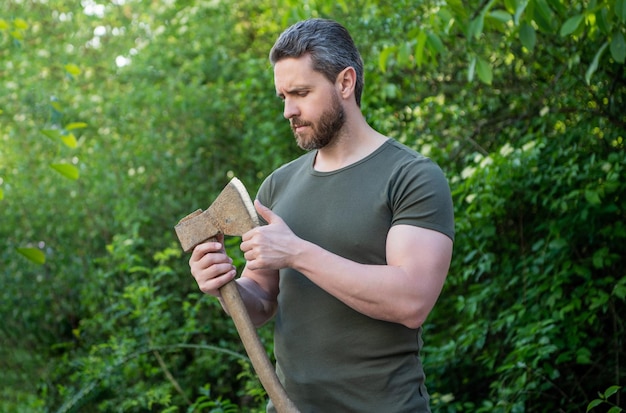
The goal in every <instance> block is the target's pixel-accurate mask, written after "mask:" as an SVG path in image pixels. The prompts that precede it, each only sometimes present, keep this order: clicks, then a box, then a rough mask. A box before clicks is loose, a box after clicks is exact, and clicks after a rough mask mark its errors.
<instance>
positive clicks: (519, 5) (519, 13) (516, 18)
mask: <svg viewBox="0 0 626 413" xmlns="http://www.w3.org/2000/svg"><path fill="white" fill-rule="evenodd" d="M526 6H528V0H522V1H520V2H519V3H517V8H516V9H515V14H514V15H513V22H515V25H516V26H517V25H518V24H519V19H520V17H521V16H522V14H523V13H524V10H526Z"/></svg>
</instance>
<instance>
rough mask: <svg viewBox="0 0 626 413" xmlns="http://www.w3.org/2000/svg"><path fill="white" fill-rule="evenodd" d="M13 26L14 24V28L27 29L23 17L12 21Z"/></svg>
mask: <svg viewBox="0 0 626 413" xmlns="http://www.w3.org/2000/svg"><path fill="white" fill-rule="evenodd" d="M13 26H15V28H16V29H19V30H26V29H28V23H26V20H24V19H19V18H18V19H15V20H14V21H13Z"/></svg>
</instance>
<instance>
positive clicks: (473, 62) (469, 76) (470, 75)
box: [467, 56, 476, 82]
mask: <svg viewBox="0 0 626 413" xmlns="http://www.w3.org/2000/svg"><path fill="white" fill-rule="evenodd" d="M475 70H476V56H472V59H471V60H470V64H469V66H468V68H467V81H468V82H472V81H473V80H474V72H475Z"/></svg>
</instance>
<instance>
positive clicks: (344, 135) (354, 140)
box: [313, 112, 387, 172]
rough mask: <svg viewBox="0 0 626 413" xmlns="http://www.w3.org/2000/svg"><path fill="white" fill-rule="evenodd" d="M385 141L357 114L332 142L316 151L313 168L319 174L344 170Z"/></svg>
mask: <svg viewBox="0 0 626 413" xmlns="http://www.w3.org/2000/svg"><path fill="white" fill-rule="evenodd" d="M386 140H387V137H385V136H384V135H382V134H380V133H378V132H377V131H375V130H374V129H373V128H372V127H371V126H369V125H368V124H367V122H366V121H365V119H364V118H363V116H362V115H361V114H360V112H359V117H358V118H357V119H356V120H353V121H350V119H349V120H348V121H347V122H346V124H345V125H344V127H343V128H342V130H341V131H340V133H339V134H338V135H337V137H336V138H335V140H334V141H333V142H331V143H330V144H329V145H327V146H325V147H323V148H322V149H319V150H318V151H317V155H316V157H315V164H314V165H313V167H314V168H315V170H316V171H320V172H330V171H335V170H337V169H341V168H344V167H346V166H348V165H351V164H353V163H355V162H358V161H360V160H361V159H363V158H365V157H366V156H368V155H369V154H371V153H372V152H374V151H375V150H376V149H378V148H379V147H380V146H381V145H382V144H383V143H384V142H385V141H386Z"/></svg>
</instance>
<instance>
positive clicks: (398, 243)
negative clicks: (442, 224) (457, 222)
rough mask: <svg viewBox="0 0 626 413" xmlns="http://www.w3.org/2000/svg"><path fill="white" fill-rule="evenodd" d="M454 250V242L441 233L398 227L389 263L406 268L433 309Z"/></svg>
mask: <svg viewBox="0 0 626 413" xmlns="http://www.w3.org/2000/svg"><path fill="white" fill-rule="evenodd" d="M452 247H453V242H452V240H451V239H450V238H449V237H448V236H446V235H444V234H442V233H441V232H438V231H434V230H430V229H426V228H421V227H416V226H412V225H395V226H393V227H392V228H391V229H390V230H389V234H388V236H387V250H386V252H387V264H388V265H391V266H395V267H399V268H401V269H403V270H404V272H405V274H406V275H407V276H408V277H409V279H410V280H411V285H412V286H414V291H415V293H416V295H418V296H419V297H420V298H421V299H422V300H424V301H425V302H424V304H426V306H427V307H430V308H432V306H434V304H435V302H436V301H437V298H438V297H439V294H440V292H441V289H442V288H443V284H444V282H445V279H446V276H447V274H448V270H449V268H450V261H451V259H452Z"/></svg>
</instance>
